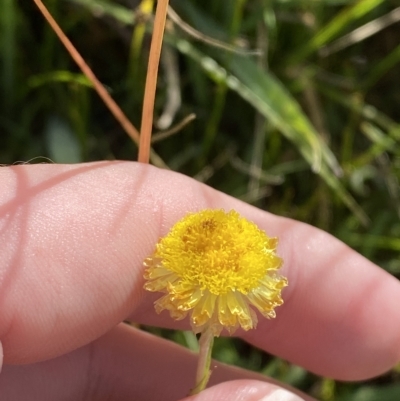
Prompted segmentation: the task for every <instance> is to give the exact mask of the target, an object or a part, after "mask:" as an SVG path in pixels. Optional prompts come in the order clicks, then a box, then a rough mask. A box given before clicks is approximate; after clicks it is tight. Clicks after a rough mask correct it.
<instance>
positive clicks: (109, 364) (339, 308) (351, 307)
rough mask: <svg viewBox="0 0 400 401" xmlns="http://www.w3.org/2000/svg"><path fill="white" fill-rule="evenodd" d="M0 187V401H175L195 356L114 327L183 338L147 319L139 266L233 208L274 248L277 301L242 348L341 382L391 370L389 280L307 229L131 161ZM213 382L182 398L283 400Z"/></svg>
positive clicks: (11, 175) (16, 174)
mask: <svg viewBox="0 0 400 401" xmlns="http://www.w3.org/2000/svg"><path fill="white" fill-rule="evenodd" d="M0 184H1V188H2V191H1V193H0V240H1V242H0V243H1V246H0V261H1V265H0V311H1V318H0V340H1V343H2V346H3V350H4V361H3V362H4V366H3V371H2V373H1V374H0V400H1V401H3V400H4V401H25V400H29V401H36V400H38V401H39V400H40V401H47V400H51V401H55V400H74V401H77V400H82V401H88V400H96V401H101V400H108V399H112V400H113V401H119V400H121V401H123V400H136V399H137V400H142V399H146V400H160V399H162V400H165V401H168V400H171V401H172V400H178V399H183V398H184V397H185V395H186V394H187V393H188V392H189V390H190V388H191V387H192V386H193V384H194V376H195V369H196V355H193V354H192V353H190V352H189V351H187V350H185V349H183V348H181V347H179V346H177V345H175V344H172V343H170V342H168V341H166V340H163V339H160V338H156V337H153V336H151V335H149V334H147V333H144V332H141V331H139V330H136V329H134V328H132V327H129V326H127V325H123V324H119V323H120V322H121V321H123V320H124V319H128V318H129V319H131V320H133V321H135V322H138V323H143V324H151V325H157V326H163V327H174V328H178V329H188V328H189V325H188V322H187V320H185V321H183V322H178V323H177V322H174V321H172V320H171V318H170V317H169V314H168V313H166V312H165V313H162V314H161V315H156V314H155V312H154V308H153V301H154V300H155V299H157V297H159V294H151V293H147V292H145V291H144V290H143V289H142V288H143V278H142V276H143V266H142V263H143V260H144V258H145V257H146V256H148V255H150V254H151V252H152V251H153V249H154V246H155V244H156V242H157V240H158V238H159V237H160V236H163V235H165V234H166V233H167V232H168V230H169V228H170V227H171V226H172V225H173V224H174V223H175V222H176V221H178V220H179V219H180V218H181V217H182V216H183V215H185V214H186V213H187V212H189V211H197V210H201V209H205V208H213V209H219V208H223V209H225V210H230V209H235V210H237V211H238V212H239V213H240V214H242V215H243V216H244V217H246V218H248V219H249V220H251V221H254V222H255V223H256V224H257V225H258V226H259V227H260V228H261V229H263V230H265V231H266V232H267V233H268V235H270V236H278V237H279V239H280V246H279V250H278V253H279V255H280V256H282V257H283V259H284V266H283V268H282V274H283V275H284V276H286V277H288V279H289V283H290V285H289V287H288V288H286V289H285V290H284V292H283V298H284V301H285V304H284V305H283V306H281V307H279V308H278V309H277V318H276V319H274V320H269V321H268V320H265V319H260V322H259V325H258V327H257V329H256V330H252V331H249V332H246V333H243V332H242V333H239V332H238V334H240V335H241V337H242V338H244V339H245V340H246V341H248V342H249V343H251V344H254V345H255V346H257V347H260V348H262V349H264V350H266V351H268V352H272V353H274V354H276V355H279V356H281V357H283V358H285V359H288V360H290V361H292V362H294V363H296V364H299V365H302V366H304V367H305V368H306V369H309V370H311V371H313V372H315V373H317V374H321V375H326V376H329V377H333V378H336V379H340V380H360V379H366V378H369V377H372V376H375V375H378V374H380V373H383V372H384V371H386V370H387V369H389V368H390V367H391V366H393V365H394V364H395V363H396V362H398V361H399V360H400V346H399V345H400V312H399V310H398V305H399V304H400V285H399V283H398V282H397V280H396V279H394V278H393V277H391V276H390V275H389V274H387V273H385V272H384V271H383V270H381V269H379V268H377V267H376V266H375V265H373V264H372V263H371V262H369V261H368V260H366V259H365V258H363V257H362V256H360V255H358V254H357V253H356V252H354V251H352V250H351V249H350V248H348V247H347V246H345V245H344V244H342V243H341V242H339V241H338V240H336V239H335V238H333V237H331V236H330V235H329V234H326V233H324V232H322V231H320V230H318V229H316V228H313V227H310V226H308V225H306V224H303V223H299V222H296V221H293V220H290V219H285V218H282V217H277V216H274V215H271V214H269V213H266V212H263V211H261V210H258V209H256V208H254V207H252V206H249V205H246V204H244V203H242V202H240V201H238V200H236V199H233V198H231V197H229V196H227V195H224V194H222V193H219V192H217V191H215V190H213V189H211V188H209V187H207V186H205V185H202V184H199V183H197V182H196V181H194V180H192V179H190V178H187V177H185V176H182V175H179V174H176V173H172V172H168V171H161V170H158V169H156V168H154V167H151V166H147V165H140V164H135V163H126V162H103V163H92V164H82V165H71V166H62V165H34V166H15V167H10V168H8V167H7V168H2V169H0ZM239 379H241V380H239ZM228 380H234V381H229V382H226V381H228ZM222 382H225V383H222ZM218 383H221V384H218ZM210 385H215V386H213V387H211V388H209V389H207V390H205V391H204V392H203V393H200V394H198V395H196V396H194V397H192V398H190V399H191V400H193V401H194V400H196V401H200V400H210V401H212V400H230V401H234V400H254V401H255V400H261V399H263V400H264V401H267V400H268V401H274V400H281V399H284V400H286V401H290V399H289V398H283V396H282V395H281V398H277V397H278V395H277V393H276V391H277V390H278V389H279V388H280V387H278V386H279V385H278V383H276V382H273V381H272V380H270V379H268V378H265V377H262V376H260V375H257V374H253V373H250V372H245V371H243V370H240V369H236V368H232V367H227V366H223V365H219V366H218V368H216V369H215V371H214V372H213V374H212V376H211V381H210ZM282 386H284V385H282ZM293 391H294V390H293ZM267 395H270V398H267ZM263 397H265V398H263ZM301 397H302V399H304V400H311V398H310V397H307V396H305V395H301ZM293 401H295V399H293Z"/></svg>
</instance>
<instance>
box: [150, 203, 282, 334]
mask: <svg viewBox="0 0 400 401" xmlns="http://www.w3.org/2000/svg"><path fill="white" fill-rule="evenodd" d="M277 243H278V239H277V238H270V237H268V236H267V235H266V234H265V233H264V232H263V231H261V230H260V229H259V228H258V227H257V226H256V225H255V224H254V223H252V222H250V221H248V220H246V219H244V218H242V217H241V216H240V215H239V214H238V213H237V212H236V211H233V210H231V211H230V212H228V213H226V212H224V211H223V210H204V211H201V212H198V213H191V214H188V215H187V216H185V217H184V218H183V219H182V220H180V221H179V222H178V223H176V224H175V225H174V226H173V227H172V229H171V231H170V232H169V233H168V234H167V236H165V237H164V238H161V239H160V241H159V242H158V244H157V246H156V250H155V251H154V253H153V254H152V255H151V257H149V258H147V259H146V260H145V262H144V264H145V266H146V267H147V269H146V271H145V276H144V277H145V279H146V280H148V281H147V282H146V284H145V286H144V288H145V289H146V290H148V291H161V292H164V293H166V294H165V295H164V296H163V297H161V298H160V299H158V300H157V301H156V302H155V308H156V311H157V313H160V312H161V311H162V310H164V309H167V310H168V311H169V312H170V314H171V316H172V317H173V318H174V319H177V320H181V319H183V318H185V317H186V315H187V314H188V313H190V322H191V325H192V328H193V330H194V331H195V332H196V333H199V332H203V331H204V330H205V329H206V328H210V329H211V331H212V332H213V334H214V335H216V336H218V335H219V334H220V333H221V331H222V329H223V328H224V327H225V328H226V329H227V330H228V331H229V332H230V333H231V334H232V333H233V332H234V331H235V330H236V329H237V328H238V327H239V326H241V327H242V328H243V329H244V330H250V329H252V328H255V327H256V325H257V316H256V313H255V311H254V310H253V309H252V308H251V307H250V306H253V307H255V308H256V309H257V310H258V311H259V312H260V313H261V314H262V315H263V316H265V317H268V318H273V317H275V311H274V308H275V307H276V306H278V305H281V304H282V303H283V300H282V298H281V290H282V288H283V287H285V286H286V285H287V280H286V278H284V277H281V276H279V275H277V274H276V270H278V269H279V268H280V266H281V265H282V259H281V258H280V257H279V256H277V255H276V253H275V250H276V246H277Z"/></svg>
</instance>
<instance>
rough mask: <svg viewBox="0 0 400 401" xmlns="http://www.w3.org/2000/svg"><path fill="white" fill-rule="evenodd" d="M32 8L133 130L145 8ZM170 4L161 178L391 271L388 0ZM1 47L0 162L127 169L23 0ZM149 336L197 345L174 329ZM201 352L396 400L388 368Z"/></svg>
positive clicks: (392, 35) (395, 84)
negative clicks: (70, 46) (232, 199)
mask: <svg viewBox="0 0 400 401" xmlns="http://www.w3.org/2000/svg"><path fill="white" fill-rule="evenodd" d="M45 3H46V5H47V6H48V7H49V9H50V11H51V12H52V14H53V16H54V17H55V18H56V19H57V20H58V21H59V23H60V24H61V26H62V28H63V29H64V31H65V32H66V33H67V35H68V36H69V37H70V39H72V41H73V42H74V43H75V45H76V46H77V48H78V49H79V51H80V52H81V54H82V55H83V57H84V58H85V60H86V61H87V62H88V63H89V64H90V65H91V66H92V68H93V70H94V71H95V73H96V74H97V76H98V78H99V79H100V80H101V81H102V82H103V83H104V84H105V85H106V86H107V88H108V89H109V91H110V93H111V94H112V96H113V97H114V98H115V99H116V100H117V102H118V104H119V105H120V106H121V107H122V109H123V110H124V111H125V112H126V114H127V115H128V116H129V118H130V119H131V120H132V122H133V123H134V124H135V125H136V126H139V122H140V116H141V105H142V96H143V89H144V80H145V73H146V67H147V56H148V48H149V34H150V33H151V18H147V17H146V8H145V7H144V6H146V5H148V4H149V3H151V0H150V1H149V0H145V1H143V2H142V3H141V4H139V3H140V2H139V0H120V1H113V0H63V1H59V0H47V1H46V2H45ZM140 5H141V6H142V7H141V8H138V7H139V6H140ZM171 5H172V7H173V8H174V10H175V12H176V13H177V15H178V16H179V17H177V16H176V15H175V14H172V15H171V17H172V20H170V22H169V24H168V27H167V28H168V31H167V36H166V46H165V51H164V56H163V64H162V67H161V71H160V74H161V75H160V80H159V91H158V96H157V102H156V115H157V116H158V117H160V116H163V119H161V120H158V125H157V127H158V128H157V129H159V130H160V131H163V130H165V129H166V128H168V126H169V125H170V123H172V125H174V124H176V123H178V122H180V121H182V119H184V118H186V117H187V116H189V115H190V114H191V113H195V114H196V116H197V117H196V120H195V121H193V122H191V123H189V124H188V125H186V126H185V127H184V128H183V129H182V130H180V131H179V132H178V133H176V134H175V135H172V136H169V137H168V138H166V139H163V140H162V141H159V142H158V143H156V144H154V149H155V151H156V152H157V153H158V155H159V156H161V158H162V159H163V160H164V161H165V163H166V164H167V165H168V166H169V167H170V168H171V169H173V170H176V171H180V172H182V173H184V174H187V175H189V176H192V177H195V178H196V179H198V180H201V181H203V182H206V183H207V184H208V185H211V186H213V187H215V188H218V189H219V190H221V191H224V192H226V193H229V194H231V195H233V196H236V197H238V198H241V199H244V200H246V201H247V202H250V203H252V204H254V205H256V206H258V207H260V208H263V209H267V210H269V211H272V212H274V213H277V214H279V215H284V216H289V217H291V218H294V219H297V220H301V221H305V222H308V223H310V224H313V225H315V226H317V227H321V228H322V229H324V230H326V231H328V232H330V233H332V234H333V235H335V236H337V237H338V238H340V239H341V240H343V241H344V242H346V243H347V244H349V245H350V246H352V247H353V248H354V249H356V250H357V251H359V252H360V253H362V254H363V255H365V256H366V257H368V258H369V259H371V260H373V261H374V262H375V263H377V264H378V265H380V266H381V267H382V268H383V269H386V270H387V271H389V272H390V273H391V274H393V275H397V276H399V275H400V260H399V257H398V252H399V250H400V239H399V234H400V220H399V213H400V204H399V197H400V192H399V184H398V180H399V175H400V158H399V156H400V147H399V138H400V125H399V123H398V122H399V121H400V115H399V113H400V112H399V110H400V109H399V106H398V105H399V104H400V80H399V76H400V74H399V72H400V70H399V61H400V45H399V40H398V38H399V37H400V24H399V20H400V8H396V6H398V1H396V0H386V1H383V0H360V1H351V0H319V1H317V0H314V1H313V0H172V3H171ZM140 10H141V11H140ZM179 18H180V19H181V20H179ZM173 21H174V22H173ZM0 46H1V47H0V74H1V75H0V91H1V95H0V101H1V108H0V134H1V136H0V138H1V146H0V162H1V163H3V164H12V163H15V162H17V161H23V162H26V161H31V162H33V163H34V162H43V161H44V157H48V158H50V159H51V160H52V161H54V162H57V163H58V162H60V163H61V162H67V163H76V162H81V161H91V160H100V159H114V158H116V159H127V160H135V159H136V157H137V148H136V146H135V144H134V143H133V142H132V141H131V140H130V139H129V138H128V137H127V135H126V134H125V133H124V132H123V130H122V129H121V127H120V126H119V125H118V124H117V123H116V121H115V120H114V118H113V117H112V115H111V114H110V113H109V112H108V111H107V110H106V108H105V106H104V105H103V104H102V102H101V101H100V100H99V98H98V97H97V95H96V94H95V93H94V91H93V89H92V88H91V84H90V83H89V82H88V80H87V79H86V78H85V77H84V76H83V75H82V74H81V73H80V71H79V70H78V68H77V67H76V66H75V64H74V63H73V61H71V58H70V56H69V55H68V54H67V53H66V51H65V49H64V48H63V47H62V45H61V44H60V43H59V41H58V39H57V38H56V37H55V35H54V33H53V32H52V31H51V29H50V28H49V27H48V25H47V24H46V23H45V22H44V20H43V18H42V16H41V15H40V14H39V13H38V11H37V9H36V7H35V5H34V4H33V2H32V1H14V0H2V1H1V2H0ZM179 94H180V95H181V97H182V102H181V104H180V103H179ZM176 101H178V103H176V108H175V109H173V108H172V109H171V107H172V106H174V105H175V102H176ZM38 156H40V157H38ZM158 333H159V334H161V335H164V336H167V337H170V338H172V339H174V340H175V341H178V342H181V343H182V344H184V345H186V346H193V347H194V346H195V345H194V343H193V338H192V337H190V335H189V334H187V333H173V332H169V331H159V332H158ZM215 357H216V358H217V359H220V360H222V361H225V362H228V363H232V364H236V365H239V366H243V367H245V368H248V369H253V370H257V371H260V372H263V373H265V374H269V375H271V376H273V377H276V378H278V379H280V380H283V381H286V382H288V383H291V384H292V385H295V386H297V387H298V388H301V389H302V390H304V391H305V392H308V393H309V394H312V395H314V396H315V397H317V398H319V399H321V400H324V401H332V400H338V401H346V400H353V401H373V400H377V401H378V400H379V401H385V400H396V399H400V377H399V374H400V369H398V370H396V369H394V370H393V371H392V372H390V373H388V374H386V375H385V376H383V377H381V378H378V379H375V380H372V381H370V382H366V383H356V384H346V383H338V382H335V381H333V380H330V379H329V378H319V377H315V376H314V375H311V374H309V373H307V372H306V371H304V370H303V369H302V368H300V367H297V366H292V365H290V364H288V363H286V362H284V361H281V360H279V359H277V358H274V357H272V356H269V355H266V354H265V353H263V352H260V351H259V350H256V349H253V348H251V347H249V346H248V345H246V344H244V343H242V342H240V341H239V340H235V339H220V341H219V342H218V343H217V346H216V349H215Z"/></svg>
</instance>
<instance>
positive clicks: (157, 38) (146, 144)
mask: <svg viewBox="0 0 400 401" xmlns="http://www.w3.org/2000/svg"><path fill="white" fill-rule="evenodd" d="M168 3H169V0H158V2H157V8H156V16H155V19H154V28H153V36H152V38H151V46H150V55H149V63H148V67H147V77H146V87H145V92H144V99H143V112H142V125H141V128H140V145H139V158H138V161H139V162H141V163H148V162H149V157H150V146H151V133H152V128H153V115H154V101H155V97H156V88H157V75H158V66H159V64H160V55H161V48H162V42H163V37H164V28H165V22H166V19H167V12H168Z"/></svg>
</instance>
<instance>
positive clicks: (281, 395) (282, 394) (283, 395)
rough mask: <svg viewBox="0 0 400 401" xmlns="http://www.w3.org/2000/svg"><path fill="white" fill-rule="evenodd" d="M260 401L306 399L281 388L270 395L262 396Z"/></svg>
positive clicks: (301, 400) (296, 400) (300, 400)
mask: <svg viewBox="0 0 400 401" xmlns="http://www.w3.org/2000/svg"><path fill="white" fill-rule="evenodd" d="M259 401H304V400H303V398H300V397H299V396H298V395H296V394H293V393H291V392H290V391H287V390H283V389H279V390H276V391H273V392H272V393H269V394H268V395H266V396H264V397H263V398H261V399H260V400H259Z"/></svg>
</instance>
